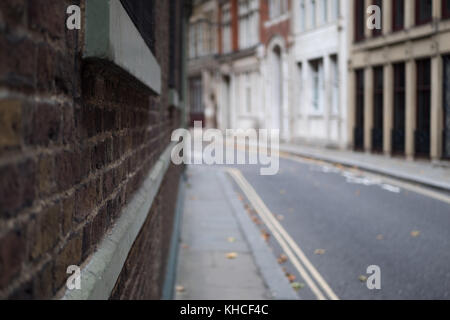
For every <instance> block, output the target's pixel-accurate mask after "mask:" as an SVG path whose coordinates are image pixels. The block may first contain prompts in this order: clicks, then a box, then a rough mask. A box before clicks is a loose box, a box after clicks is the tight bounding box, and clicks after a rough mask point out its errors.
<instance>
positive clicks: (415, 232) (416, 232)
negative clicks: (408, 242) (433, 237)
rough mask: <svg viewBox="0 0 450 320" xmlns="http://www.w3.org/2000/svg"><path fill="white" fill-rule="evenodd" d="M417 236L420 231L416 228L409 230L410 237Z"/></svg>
mask: <svg viewBox="0 0 450 320" xmlns="http://www.w3.org/2000/svg"><path fill="white" fill-rule="evenodd" d="M418 236H420V231H418V230H414V231H411V237H413V238H417V237H418Z"/></svg>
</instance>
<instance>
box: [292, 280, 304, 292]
mask: <svg viewBox="0 0 450 320" xmlns="http://www.w3.org/2000/svg"><path fill="white" fill-rule="evenodd" d="M291 286H292V289H294V290H295V291H299V290H301V289H303V288H304V287H305V284H304V283H299V282H294V283H291Z"/></svg>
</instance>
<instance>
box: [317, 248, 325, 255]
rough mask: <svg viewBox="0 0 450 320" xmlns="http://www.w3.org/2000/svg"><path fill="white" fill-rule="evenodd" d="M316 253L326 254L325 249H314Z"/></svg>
mask: <svg viewBox="0 0 450 320" xmlns="http://www.w3.org/2000/svg"><path fill="white" fill-rule="evenodd" d="M314 254H316V255H323V254H325V249H317V250H316V251H314Z"/></svg>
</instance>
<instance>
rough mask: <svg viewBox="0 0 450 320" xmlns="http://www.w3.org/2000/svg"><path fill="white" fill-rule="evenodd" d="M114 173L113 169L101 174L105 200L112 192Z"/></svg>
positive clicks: (114, 184) (114, 183)
mask: <svg viewBox="0 0 450 320" xmlns="http://www.w3.org/2000/svg"><path fill="white" fill-rule="evenodd" d="M114 173H115V171H114V169H111V170H109V171H108V172H105V173H104V174H103V195H104V197H105V198H107V197H108V196H109V195H110V194H111V193H112V192H113V191H114V188H115V186H116V182H115V180H114Z"/></svg>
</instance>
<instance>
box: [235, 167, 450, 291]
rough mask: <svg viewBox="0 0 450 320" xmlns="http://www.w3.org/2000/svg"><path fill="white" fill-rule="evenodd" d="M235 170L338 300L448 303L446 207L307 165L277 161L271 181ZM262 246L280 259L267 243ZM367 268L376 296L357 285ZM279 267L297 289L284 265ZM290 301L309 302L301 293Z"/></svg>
mask: <svg viewBox="0 0 450 320" xmlns="http://www.w3.org/2000/svg"><path fill="white" fill-rule="evenodd" d="M236 168H238V169H239V170H240V171H241V172H242V174H243V176H244V177H245V178H246V180H247V181H248V182H249V183H250V185H251V186H252V187H253V188H254V190H255V191H256V192H257V194H258V195H259V197H260V198H261V199H262V200H263V201H264V203H265V204H266V206H267V207H268V208H269V209H270V211H271V212H272V213H273V214H274V215H275V216H276V217H277V218H278V219H279V222H280V223H281V225H282V226H283V227H284V229H285V230H286V231H287V232H288V234H289V235H290V236H291V237H292V238H293V239H294V241H295V242H296V244H297V245H298V246H299V247H300V248H301V249H302V250H303V252H304V253H305V255H306V256H307V258H308V259H309V260H310V262H311V263H312V264H313V266H314V267H315V268H316V269H317V270H318V272H319V273H320V274H321V275H322V277H323V278H324V280H325V281H326V283H327V284H328V285H329V286H330V288H331V289H332V290H333V291H334V293H335V294H336V295H337V296H338V297H339V299H450V205H449V203H446V202H444V201H441V200H438V199H436V198H433V197H430V196H428V195H425V194H423V193H422V192H420V190H419V192H416V191H411V189H408V188H402V187H398V185H396V183H392V181H390V182H391V183H384V180H383V178H381V179H378V178H376V177H375V178H374V177H372V175H368V174H366V173H364V172H360V171H356V170H352V169H343V168H338V167H335V166H332V165H328V164H323V163H320V162H314V161H306V162H299V161H293V160H289V159H281V160H280V173H279V174H278V175H275V176H261V175H260V174H259V167H257V166H249V165H247V166H238V167H236ZM236 188H238V187H237V186H236ZM262 228H263V226H262ZM269 245H270V246H272V248H273V251H274V254H275V255H277V256H278V255H280V254H282V253H283V250H281V248H280V246H279V245H278V243H277V242H276V241H275V239H274V238H273V237H271V238H270V240H269ZM370 265H377V266H379V267H380V269H381V289H380V290H369V289H368V288H367V286H366V283H365V282H364V278H362V277H361V276H366V277H369V276H370V275H368V274H367V273H366V270H367V267H368V266H370ZM280 267H284V268H285V269H286V271H288V272H289V273H291V274H293V275H294V276H295V277H296V280H295V281H297V282H299V283H305V281H304V279H302V277H301V276H300V274H299V273H298V272H297V271H296V268H295V267H294V266H293V265H292V264H291V263H290V262H289V261H288V262H286V263H285V264H283V265H281V266H280ZM298 294H299V296H300V297H301V298H303V299H316V298H317V297H316V296H315V295H314V294H313V292H312V291H311V289H310V288H309V287H308V286H307V285H306V286H305V287H304V288H302V289H301V290H299V291H298Z"/></svg>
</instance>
